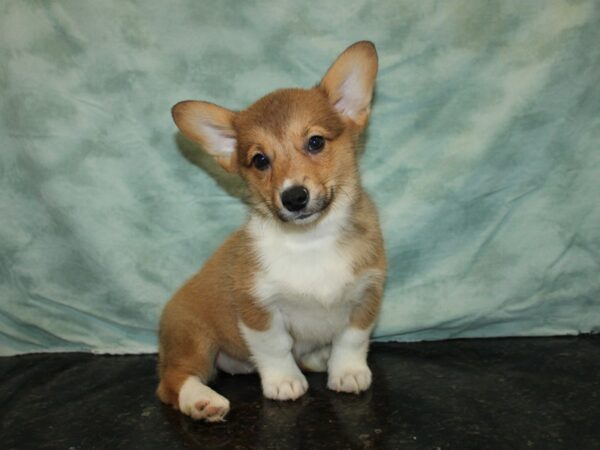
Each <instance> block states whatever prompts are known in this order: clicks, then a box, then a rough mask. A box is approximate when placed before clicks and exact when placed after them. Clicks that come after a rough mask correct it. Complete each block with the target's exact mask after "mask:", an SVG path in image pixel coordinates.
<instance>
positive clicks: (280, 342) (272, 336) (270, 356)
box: [240, 311, 308, 400]
mask: <svg viewBox="0 0 600 450" xmlns="http://www.w3.org/2000/svg"><path fill="white" fill-rule="evenodd" d="M240 329H241V331H242V334H243V336H244V338H245V340H246V343H247V344H248V347H249V349H250V353H251V354H252V359H253V360H254V362H255V364H256V366H257V368H258V372H259V374H260V379H261V382H262V388H263V394H264V396H265V397H267V398H271V399H273V400H295V399H297V398H298V397H300V396H301V395H302V394H304V393H305V392H306V390H307V389H308V382H307V381H306V378H305V377H304V375H303V374H302V372H300V369H299V368H298V366H297V365H296V361H294V357H293V356H292V344H293V341H292V337H291V336H290V335H289V333H288V331H287V330H286V328H285V324H284V322H283V318H282V317H281V313H280V312H279V311H273V315H272V318H271V326H270V328H269V329H268V330H266V331H256V330H253V329H251V328H248V327H247V326H246V325H244V323H242V322H240Z"/></svg>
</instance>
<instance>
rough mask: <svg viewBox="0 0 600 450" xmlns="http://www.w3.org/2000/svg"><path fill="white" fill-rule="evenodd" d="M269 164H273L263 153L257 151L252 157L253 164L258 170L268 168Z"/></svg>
mask: <svg viewBox="0 0 600 450" xmlns="http://www.w3.org/2000/svg"><path fill="white" fill-rule="evenodd" d="M269 164H271V162H270V161H269V158H267V157H266V156H265V155H263V154H262V153H257V154H256V155H254V157H253V158H252V165H253V166H254V167H256V168H257V169H258V170H266V169H267V168H268V167H269Z"/></svg>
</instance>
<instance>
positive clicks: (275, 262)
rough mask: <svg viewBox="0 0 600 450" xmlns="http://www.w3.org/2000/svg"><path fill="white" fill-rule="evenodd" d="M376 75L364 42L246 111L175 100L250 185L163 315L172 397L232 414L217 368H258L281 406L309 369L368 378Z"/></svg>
mask: <svg viewBox="0 0 600 450" xmlns="http://www.w3.org/2000/svg"><path fill="white" fill-rule="evenodd" d="M376 74H377V53H376V51H375V47H374V46H373V44H372V43H370V42H358V43H356V44H354V45H352V46H350V47H349V48H348V49H346V50H345V51H344V52H343V53H342V54H341V55H340V56H339V57H338V58H337V60H336V61H335V62H334V63H333V65H332V66H331V67H330V69H329V70H328V72H327V73H326V75H325V77H324V78H323V79H322V81H321V82H320V83H319V84H318V85H317V86H315V87H314V88H312V89H282V90H278V91H275V92H273V93H271V94H268V95H267V96H265V97H263V98H261V99H260V100H258V101H257V102H256V103H254V104H253V105H251V106H250V107H249V108H247V109H245V110H243V111H239V112H233V111H230V110H227V109H225V108H222V107H219V106H217V105H214V104H211V103H207V102H201V101H185V102H181V103H178V104H177V105H175V106H174V107H173V118H174V120H175V123H176V124H177V126H178V127H179V129H180V130H181V131H182V132H183V134H185V135H186V136H187V137H188V138H190V139H192V140H194V141H196V142H198V143H199V144H200V145H201V146H202V147H203V149H204V150H205V151H206V152H208V153H209V154H210V155H212V156H213V157H214V158H216V160H217V161H218V162H219V164H220V165H221V166H223V168H224V169H226V170H227V171H229V172H233V173H238V174H239V175H240V176H241V177H242V179H243V180H244V181H245V183H246V185H247V188H248V200H249V207H250V214H249V218H248V220H247V221H246V223H245V225H244V226H243V227H242V228H241V229H239V230H238V231H236V232H235V233H234V234H233V235H231V236H230V237H229V239H228V240H227V241H226V242H225V243H224V244H223V245H222V246H221V247H220V248H219V249H218V250H217V252H216V253H215V254H214V255H213V256H212V257H211V258H210V259H209V260H208V261H207V262H206V264H205V265H204V267H203V268H202V269H201V270H200V272H198V273H197V274H196V275H195V276H193V277H192V278H191V279H190V280H189V281H187V283H186V284H185V285H184V286H183V287H182V288H181V289H180V290H179V291H178V292H177V293H176V294H175V296H174V297H173V298H172V299H171V300H170V301H169V302H168V303H167V305H166V307H165V309H164V311H163V314H162V318H161V323H160V355H159V374H160V384H159V386H158V391H157V393H158V396H159V398H160V399H161V400H162V401H163V402H165V403H168V404H171V405H172V406H173V407H175V408H178V409H179V410H180V411H181V412H183V413H185V414H187V415H189V416H191V417H192V418H194V419H204V420H207V421H219V420H222V419H223V417H224V416H225V415H226V414H227V412H228V411H229V401H228V400H227V399H225V398H224V397H222V396H221V395H219V394H218V393H216V392H215V391H214V390H212V389H211V388H210V387H208V386H207V385H206V383H207V382H208V381H209V379H210V377H211V374H212V373H213V370H214V367H215V365H217V366H218V367H219V368H220V369H222V370H225V371H227V372H230V373H248V372H251V371H254V370H257V371H258V372H259V374H260V378H261V382H262V388H263V393H264V395H265V396H266V397H268V398H271V399H277V400H293V399H296V398H298V397H300V396H301V395H302V394H304V393H305V392H306V390H307V388H308V384H307V382H306V378H305V377H304V375H303V374H302V372H301V370H300V368H302V369H304V370H314V371H327V372H328V387H329V388H330V389H333V390H335V391H341V392H354V393H358V392H361V391H363V390H365V389H367V388H368V387H369V386H370V384H371V371H370V370H369V368H368V366H367V362H366V358H367V350H368V345H369V335H370V332H371V330H372V328H373V325H374V322H375V320H376V318H377V315H378V312H379V308H380V301H381V296H382V291H383V284H384V279H385V273H386V261H385V253H384V248H383V240H382V237H381V231H380V228H379V223H378V218H377V211H376V209H375V207H374V205H373V203H372V202H371V200H370V198H369V197H368V195H367V194H366V193H365V192H364V191H363V189H362V186H361V183H360V177H359V173H358V168H357V145H358V140H359V136H360V134H361V132H362V131H363V130H364V128H365V127H366V125H367V121H368V117H369V112H370V104H371V98H372V93H373V85H374V82H375V77H376Z"/></svg>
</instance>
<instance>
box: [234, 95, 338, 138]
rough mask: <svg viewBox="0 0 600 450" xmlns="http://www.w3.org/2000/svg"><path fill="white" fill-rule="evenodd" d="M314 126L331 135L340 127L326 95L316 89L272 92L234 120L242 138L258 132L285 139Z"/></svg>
mask: <svg viewBox="0 0 600 450" xmlns="http://www.w3.org/2000/svg"><path fill="white" fill-rule="evenodd" d="M314 125H319V126H321V127H325V128H328V129H331V131H332V132H337V131H338V130H339V129H341V128H342V127H343V124H342V122H341V120H340V118H339V116H338V115H337V113H336V112H335V110H334V109H333V108H332V107H331V105H330V104H329V101H328V99H327V95H326V94H325V93H324V92H323V91H322V90H320V89H318V88H313V89H281V90H279V91H275V92H272V93H271V94H268V95H266V96H264V97H262V98H261V99H259V100H258V101H257V102H255V103H254V104H252V105H251V106H250V107H249V108H247V109H246V110H244V111H241V112H240V113H238V115H237V117H236V120H235V127H236V129H237V131H238V133H239V134H241V135H244V134H246V133H247V132H252V133H255V132H256V131H259V130H260V131H261V132H264V133H268V134H270V135H272V136H274V137H276V138H278V139H284V138H286V137H287V136H288V135H289V134H290V133H302V132H303V130H304V129H306V128H307V127H310V126H314Z"/></svg>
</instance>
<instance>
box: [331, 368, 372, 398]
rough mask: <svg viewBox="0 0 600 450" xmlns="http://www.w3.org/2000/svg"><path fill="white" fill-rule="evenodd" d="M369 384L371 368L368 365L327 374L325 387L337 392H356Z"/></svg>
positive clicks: (363, 389)
mask: <svg viewBox="0 0 600 450" xmlns="http://www.w3.org/2000/svg"><path fill="white" fill-rule="evenodd" d="M369 386H371V370H370V369H369V368H368V367H363V368H360V369H347V370H342V371H339V372H335V373H332V374H330V375H329V380H328V382H327V387H328V388H329V389H331V390H333V391H337V392H350V393H354V394H358V393H359V392H362V391H365V390H367V389H368V388H369Z"/></svg>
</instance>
